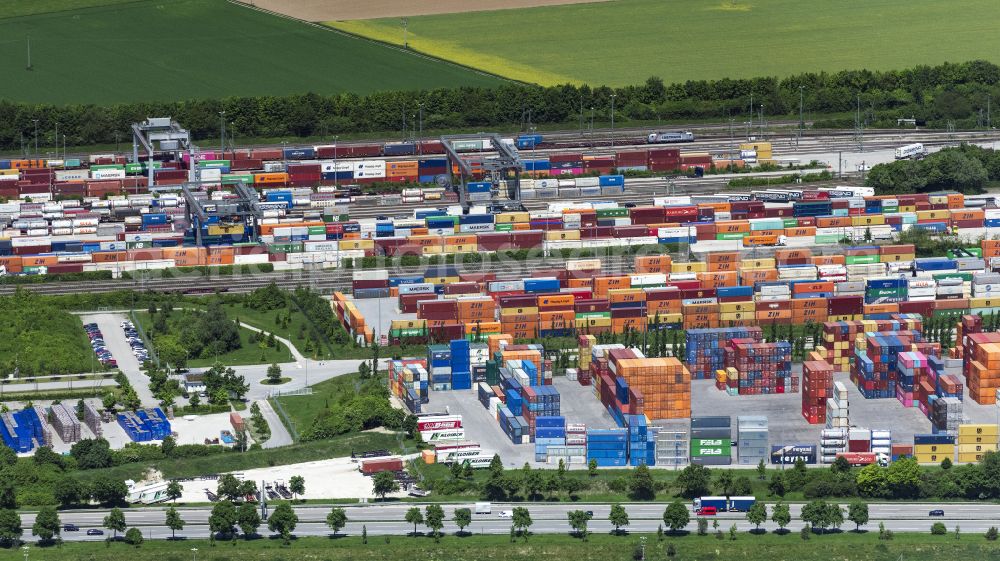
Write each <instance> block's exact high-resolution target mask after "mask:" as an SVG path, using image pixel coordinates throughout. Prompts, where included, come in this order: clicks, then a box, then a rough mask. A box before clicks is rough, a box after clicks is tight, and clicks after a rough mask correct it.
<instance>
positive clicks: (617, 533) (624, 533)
mask: <svg viewBox="0 0 1000 561" xmlns="http://www.w3.org/2000/svg"><path fill="white" fill-rule="evenodd" d="M611 535H612V536H619V537H621V536H627V535H629V531H628V530H624V529H623V530H611Z"/></svg>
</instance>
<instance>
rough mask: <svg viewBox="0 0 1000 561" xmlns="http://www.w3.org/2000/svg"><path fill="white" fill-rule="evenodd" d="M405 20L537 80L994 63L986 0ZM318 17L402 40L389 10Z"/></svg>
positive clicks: (992, 15) (449, 51)
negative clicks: (337, 18) (363, 16)
mask: <svg viewBox="0 0 1000 561" xmlns="http://www.w3.org/2000/svg"><path fill="white" fill-rule="evenodd" d="M956 8H958V9H956ZM408 20H409V21H408V26H407V38H408V42H409V44H410V45H411V47H412V48H414V49H416V50H418V51H421V52H424V53H427V54H430V55H432V56H436V57H439V58H443V59H446V60H452V61H455V62H458V63H461V64H464V65H467V66H470V67H473V68H479V69H482V70H486V71H488V72H492V73H495V74H499V75H502V76H506V77H509V78H513V79H516V80H522V81H525V82H535V83H540V84H543V85H554V84H560V83H566V82H576V83H584V82H585V83H589V84H591V85H601V84H607V85H613V86H620V85H627V84H636V83H641V82H643V81H644V80H646V78H648V77H650V76H659V77H660V78H662V79H663V80H664V82H667V83H671V82H683V81H686V80H702V79H717V78H749V77H756V76H788V75H791V74H797V73H800V72H818V71H836V70H844V69H859V68H867V69H870V70H883V69H898V68H907V67H912V66H915V65H918V64H926V65H934V64H939V63H942V62H946V61H947V62H961V61H965V60H973V59H986V60H990V61H992V62H997V61H1000V35H998V34H997V33H996V29H997V27H998V26H1000V10H997V5H996V3H995V2H994V1H992V0H968V1H966V2H962V3H961V6H960V7H959V6H955V5H953V4H952V3H949V2H939V1H937V0H914V1H912V2H907V3H905V4H900V3H899V2H897V1H895V0H843V1H841V2H802V1H801V0H762V1H759V2H749V1H747V0H732V1H730V0H714V1H710V2H706V1H704V0H670V1H668V2H665V1H663V0H618V1H616V2H606V3H593V4H577V5H568V6H550V7H541V8H527V9H515V10H501V11H494V12H471V13H459V14H447V15H435V16H421V17H410V18H408ZM327 24H328V25H331V26H333V27H336V28H338V29H342V30H345V31H348V32H351V33H355V34H358V35H362V36H366V37H371V38H374V39H377V40H379V41H384V42H387V43H393V44H400V43H401V42H402V33H401V30H400V23H399V19H398V18H385V19H378V20H360V21H347V22H327Z"/></svg>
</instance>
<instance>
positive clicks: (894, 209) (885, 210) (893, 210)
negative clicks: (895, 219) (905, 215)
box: [882, 206, 899, 214]
mask: <svg viewBox="0 0 1000 561" xmlns="http://www.w3.org/2000/svg"><path fill="white" fill-rule="evenodd" d="M897 213H899V207H898V206H884V207H882V214H897Z"/></svg>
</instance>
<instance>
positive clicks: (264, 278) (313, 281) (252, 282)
mask: <svg viewBox="0 0 1000 561" xmlns="http://www.w3.org/2000/svg"><path fill="white" fill-rule="evenodd" d="M483 255H484V260H483V262H482V263H476V264H455V265H447V267H454V268H455V269H457V270H458V271H459V272H461V273H495V274H496V275H497V278H498V279H499V280H514V279H520V278H524V277H528V276H531V275H532V273H534V272H536V271H539V270H544V269H564V268H565V267H566V262H567V261H572V260H574V259H581V258H579V257H577V258H574V257H570V258H564V257H558V256H551V257H541V258H533V259H526V260H524V261H516V260H513V259H503V258H500V257H498V256H494V255H490V254H483ZM582 259H587V258H582ZM600 259H601V261H602V266H603V267H602V270H603V271H604V272H606V273H607V272H612V273H615V272H620V273H627V272H631V271H632V270H633V265H632V264H633V258H632V257H630V256H629V257H623V256H618V255H612V256H604V257H601V258H600ZM444 266H445V265H420V266H407V267H403V266H393V264H392V260H391V259H390V260H389V262H387V263H386V264H385V266H380V267H377V268H379V269H386V270H388V271H389V274H390V275H391V276H413V275H419V274H423V273H424V272H425V271H427V270H428V269H431V268H434V267H444ZM352 273H353V271H352V270H350V269H314V270H307V269H303V270H296V271H274V272H271V273H265V272H260V273H252V274H248V275H213V274H211V273H209V274H208V275H204V274H201V273H190V274H187V275H185V276H184V277H182V278H157V277H156V276H155V275H156V274H157V271H149V273H148V274H149V275H150V276H149V278H142V279H138V280H135V279H133V280H122V279H109V280H100V281H72V282H48V283H38V284H31V285H2V286H0V295H3V296H6V295H10V294H13V293H14V291H15V290H17V289H18V288H23V289H24V290H29V291H31V292H34V293H36V294H44V295H64V294H78V293H82V292H91V293H107V292H114V291H117V290H136V291H139V292H181V293H205V294H209V293H214V292H216V291H220V292H227V293H247V292H251V291H253V290H255V289H257V288H260V287H261V286H264V285H266V284H268V283H272V282H273V283H275V284H276V285H277V286H279V287H280V288H285V289H295V288H297V287H309V288H312V289H313V290H316V291H318V292H320V293H322V294H332V293H333V292H335V291H346V290H350V288H351V280H352ZM175 274H176V273H175Z"/></svg>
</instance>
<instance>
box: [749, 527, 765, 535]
mask: <svg viewBox="0 0 1000 561" xmlns="http://www.w3.org/2000/svg"><path fill="white" fill-rule="evenodd" d="M749 533H751V534H753V535H755V536H763V535H765V534H767V530H765V529H764V528H753V529H751V530H750V532H749Z"/></svg>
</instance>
